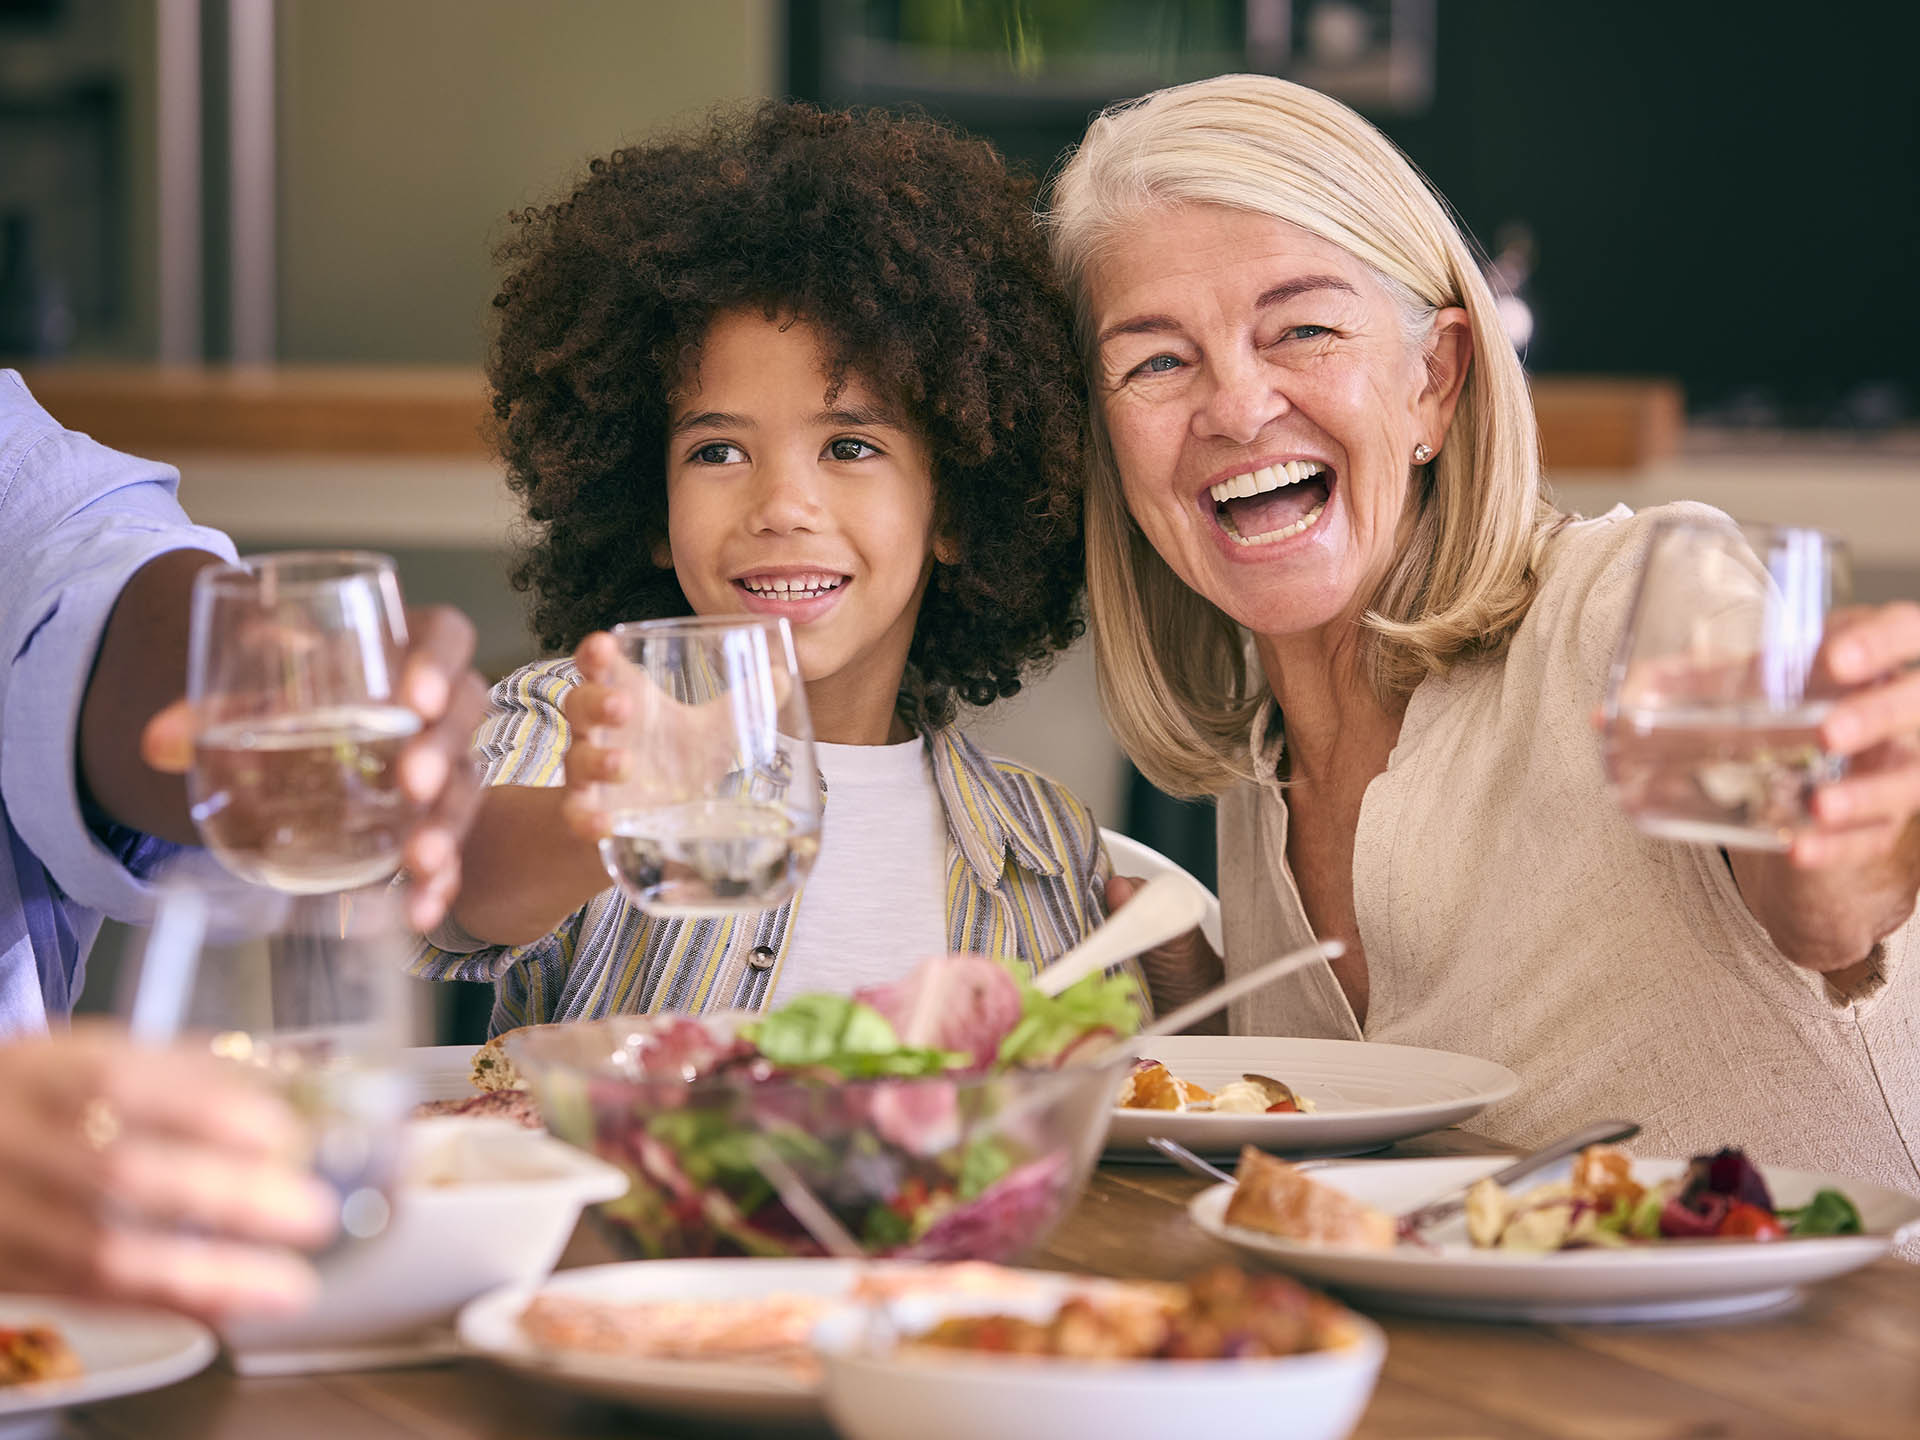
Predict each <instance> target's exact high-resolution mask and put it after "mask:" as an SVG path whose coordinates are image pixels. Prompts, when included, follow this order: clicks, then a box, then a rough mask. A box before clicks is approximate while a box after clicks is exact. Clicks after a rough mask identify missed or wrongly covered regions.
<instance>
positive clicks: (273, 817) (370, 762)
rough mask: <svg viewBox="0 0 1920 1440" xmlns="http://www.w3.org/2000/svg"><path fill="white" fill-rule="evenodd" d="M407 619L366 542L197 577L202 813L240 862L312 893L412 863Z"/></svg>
mask: <svg viewBox="0 0 1920 1440" xmlns="http://www.w3.org/2000/svg"><path fill="white" fill-rule="evenodd" d="M406 644H407V622H406V614H405V610H404V607H403V605H402V603H401V599H400V582H399V579H398V577H397V576H396V575H395V573H394V564H393V561H392V560H391V559H389V558H388V557H387V556H385V555H373V554H366V553H361V552H354V551H335V552H326V551H312V552H289V553H286V554H278V555H256V556H251V557H249V558H246V559H243V560H242V561H241V562H240V563H239V564H238V565H218V566H210V567H208V568H207V569H205V570H202V571H201V572H200V574H199V576H198V577H197V578H196V580H195V582H194V587H193V619H192V629H191V632H190V638H189V648H188V659H187V698H188V699H189V700H190V701H192V702H193V707H194V712H195V716H196V718H197V721H198V726H199V729H198V738H197V740H196V742H195V746H194V759H193V768H192V770H191V771H190V772H189V775H188V788H189V794H190V796H191V799H192V802H193V818H194V823H195V824H196V825H198V827H199V829H200V835H201V838H202V839H203V840H204V841H205V842H206V844H207V848H208V849H210V850H212V851H213V853H214V854H215V855H216V856H218V857H219V859H220V862H221V863H222V864H223V865H225V866H226V867H227V868H228V869H229V870H231V871H233V873H234V874H235V875H238V876H240V877H241V878H242V879H244V880H249V881H252V882H254V883H257V884H261V885H271V886H274V887H275V888H277V889H281V890H288V891H293V892H296V893H302V894H320V893H324V892H328V891H337V890H350V889H353V888H355V887H356V886H361V885H368V884H371V883H373V882H374V881H377V880H384V879H385V878H386V877H388V876H389V875H391V874H393V872H394V871H395V870H396V869H397V868H399V864H400V853H401V848H402V846H403V844H404V842H405V839H406V833H407V830H408V827H409V826H410V824H411V823H412V821H413V820H414V819H415V814H414V806H413V805H412V803H411V802H410V801H409V800H408V799H407V797H406V794H405V792H404V791H402V790H401V788H400V782H399V775H398V773H397V767H396V765H395V763H394V762H395V761H396V760H397V759H398V757H399V754H400V751H401V749H402V748H403V747H404V746H405V745H406V743H407V741H408V740H410V739H411V738H412V737H413V735H414V734H415V733H416V732H417V731H418V730H419V728H420V717H419V716H418V715H416V714H415V713H414V712H413V711H412V710H409V709H408V708H407V707H406V706H404V705H402V704H401V703H400V701H399V698H398V695H399V684H400V670H401V662H402V657H403V655H404V653H405V650H406Z"/></svg>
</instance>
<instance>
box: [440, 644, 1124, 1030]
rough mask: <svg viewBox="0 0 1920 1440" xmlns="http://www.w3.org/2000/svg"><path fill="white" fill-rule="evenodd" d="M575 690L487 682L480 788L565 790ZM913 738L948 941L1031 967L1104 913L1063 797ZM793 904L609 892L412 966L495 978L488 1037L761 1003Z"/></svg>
mask: <svg viewBox="0 0 1920 1440" xmlns="http://www.w3.org/2000/svg"><path fill="white" fill-rule="evenodd" d="M578 681H579V674H578V672H577V671H576V670H575V669H574V666H573V662H572V661H571V660H566V659H561V660H546V661H542V662H540V663H538V664H534V665H528V666H525V667H524V668H522V669H520V670H517V671H515V672H514V673H513V674H512V675H509V676H508V677H507V678H506V679H505V680H502V681H501V682H500V683H499V684H498V685H496V686H495V687H494V689H493V696H492V705H491V708H490V710H489V713H488V715H487V718H486V719H485V721H483V722H482V724H481V726H480V730H479V733H478V735H477V737H476V739H475V753H476V756H477V757H478V759H479V761H480V764H481V766H482V768H483V771H484V778H485V781H486V783H487V784H489V785H534V786H547V785H559V784H561V783H562V782H563V780H564V777H565V771H564V761H565V757H566V752H567V744H568V739H569V735H570V730H569V727H568V724H567V720H566V716H565V715H564V714H563V713H562V710H561V701H562V699H563V698H564V696H565V695H566V693H567V691H568V690H570V689H571V688H572V687H573V686H574V685H575V684H577V683H578ZM922 739H923V741H924V743H925V744H926V747H927V752H928V756H929V759H930V760H931V762H932V770H933V777H934V783H935V785H936V786H937V787H938V789H939V792H940V800H941V804H942V806H943V807H944V809H945V811H946V819H947V842H948V843H947V866H946V897H945V901H946V915H947V939H948V943H949V945H950V946H951V948H953V949H954V950H967V951H973V952H976V953H979V954H983V955H994V956H1000V957H1004V958H1008V959H1013V960H1017V961H1019V962H1020V963H1021V964H1023V965H1025V966H1026V967H1027V969H1028V970H1029V971H1030V972H1031V971H1034V970H1037V969H1039V968H1040V967H1042V966H1044V965H1046V964H1048V963H1050V962H1051V961H1052V960H1054V959H1055V958H1056V957H1057V956H1059V955H1060V954H1061V953H1062V952H1063V951H1065V950H1067V949H1068V948H1069V947H1070V946H1072V945H1074V944H1075V943H1077V942H1078V941H1079V940H1080V938H1081V937H1082V936H1083V935H1085V934H1086V933H1087V932H1088V931H1089V930H1091V929H1092V928H1093V927H1094V926H1096V925H1098V924H1099V923H1100V921H1101V920H1102V919H1104V918H1105V915H1106V881H1107V877H1108V876H1109V875H1110V874H1111V873H1112V869H1111V866H1110V864H1109V862H1108V859H1107V854H1106V849H1105V847H1104V846H1103V845H1102V844H1101V843H1100V830H1099V827H1098V825H1097V824H1096V823H1095V822H1094V819H1093V816H1092V815H1091V814H1090V813H1089V812H1088V811H1087V809H1086V807H1085V806H1084V805H1082V804H1081V803H1080V802H1079V801H1078V800H1076V799H1075V798H1074V797H1073V796H1072V795H1071V794H1069V793H1068V792H1067V791H1066V790H1064V789H1062V788H1061V787H1060V786H1058V785H1056V784H1054V783H1053V782H1052V781H1050V780H1048V779H1047V778H1046V777H1044V776H1042V775H1038V774H1035V773H1034V772H1033V771H1032V770H1029V769H1027V768H1026V767H1024V766H1022V765H1017V764H1014V763H1013V762H1011V761H1007V760H1001V759H997V758H995V757H992V756H989V755H987V754H985V753H984V752H983V751H981V750H980V749H979V748H978V747H977V746H975V745H974V744H973V743H972V742H971V741H969V740H968V739H967V738H966V736H964V735H962V734H961V733H960V732H959V731H958V730H957V729H953V728H950V727H935V728H933V729H929V730H928V731H927V732H926V733H925V734H924V736H923V737H922ZM827 803H828V805H829V806H831V804H832V797H831V795H829V796H828V798H827ZM804 896H805V891H804V888H803V889H802V891H801V892H800V893H798V894H796V895H795V896H794V897H793V898H792V899H790V900H788V901H787V902H786V903H784V904H783V905H781V906H780V907H779V908H778V909H776V910H769V911H764V912H760V913H757V914H739V915H715V916H704V917H697V918H691V919H689V918H676V919H668V918H663V917H658V916H652V915H648V914H646V913H645V912H644V911H642V910H641V909H640V908H639V907H638V906H637V905H635V904H634V903H633V902H632V901H631V900H630V899H629V898H628V897H627V896H626V895H625V894H624V893H623V892H621V891H620V890H618V889H615V888H608V889H607V890H604V891H602V892H601V893H600V894H598V895H596V896H595V897H594V898H593V899H592V900H590V901H588V902H587V904H586V905H584V906H583V907H581V908H580V909H579V910H577V911H575V912H574V913H573V914H572V915H571V916H569V917H568V918H567V920H566V921H565V922H564V923H563V924H562V925H561V926H560V928H559V929H557V930H555V931H554V932H553V933H552V934H550V935H546V936H543V937H542V938H541V939H539V940H536V941H534V942H533V943H531V944H529V945H519V946H511V947H509V946H484V945H481V944H480V943H479V942H477V941H473V940H471V939H470V938H469V937H466V936H464V935H462V934H461V933H460V932H459V930H458V927H454V926H442V927H441V929H439V930H437V931H435V932H434V933H433V934H432V935H431V936H430V937H428V938H427V939H426V940H425V941H423V942H422V943H421V945H420V947H419V950H418V951H417V952H416V955H415V958H414V962H413V971H414V973H415V974H416V975H420V976H422V977H424V978H426V979H430V980H485V981H491V982H493V985H494V1005H493V1018H492V1022H491V1025H490V1029H491V1030H492V1032H493V1033H495V1034H498V1033H499V1032H500V1031H502V1030H508V1029H512V1028H513V1027H515V1026H519V1025H532V1024H537V1023H541V1022H546V1021H564V1020H584V1019H591V1018H594V1017H597V1016H602V1015H618V1014H635V1013H651V1012H653V1011H656V1010H679V1011H689V1012H695V1013H698V1012H701V1011H705V1010H709V1009H715V1010H727V1009H741V1010H759V1009H763V1008H765V1007H766V1006H767V1004H768V1003H769V1002H770V1001H771V1000H772V999H773V997H774V996H775V995H776V994H777V993H778V991H779V988H780V972H781V969H782V966H783V964H784V962H785V959H786V951H787V938H788V935H789V933H790V932H791V929H792V921H793V913H794V907H795V906H797V905H798V904H799V903H800V902H801V900H802V899H803V898H804ZM902 958H903V961H904V960H907V959H914V958H918V957H902ZM1141 993H1142V995H1143V996H1144V995H1145V987H1144V986H1142V991H1141Z"/></svg>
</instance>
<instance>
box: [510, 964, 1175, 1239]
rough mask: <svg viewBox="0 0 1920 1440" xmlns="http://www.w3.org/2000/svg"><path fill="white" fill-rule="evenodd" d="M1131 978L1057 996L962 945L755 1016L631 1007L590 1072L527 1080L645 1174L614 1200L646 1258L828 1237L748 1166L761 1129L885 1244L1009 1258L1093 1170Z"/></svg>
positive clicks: (616, 1215) (570, 1125) (614, 1211)
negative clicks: (888, 976) (622, 1029)
mask: <svg viewBox="0 0 1920 1440" xmlns="http://www.w3.org/2000/svg"><path fill="white" fill-rule="evenodd" d="M1137 997H1138V988H1137V986H1136V985H1135V983H1134V982H1133V981H1132V980H1131V979H1130V978H1127V977H1125V976H1111V975H1110V976H1093V977H1090V978H1088V979H1086V980H1082V981H1080V982H1079V983H1078V984H1075V985H1073V986H1072V987H1070V988H1069V989H1067V990H1065V991H1063V992H1062V993H1061V994H1060V995H1058V996H1048V995H1045V994H1042V993H1041V992H1040V991H1038V990H1036V989H1035V988H1034V986H1033V985H1032V984H1031V983H1030V982H1029V981H1028V980H1027V979H1026V978H1025V976H1024V975H1022V974H1020V973H1019V972H1017V971H1016V970H1014V969H1012V968H1010V967H1008V966H1005V965H1003V964H1001V963H999V962H997V961H994V960H991V959H987V958H984V957H982V956H978V955H949V956H943V957H939V958H937V959H935V960H929V961H927V962H925V963H923V964H922V965H921V966H919V967H918V968H917V969H916V970H915V971H914V972H913V973H912V974H911V975H910V976H908V977H907V978H905V979H903V980H901V981H899V982H897V983H894V984H891V985H884V986H875V987H872V988H870V989H867V990H862V991H859V992H857V993H856V994H853V995H834V994H812V995H803V996H801V997H799V998H797V999H795V1000H793V1001H790V1002H789V1003H787V1004H786V1005H783V1006H781V1007H780V1008H779V1009H777V1010H773V1011H770V1012H767V1013H766V1014H763V1015H760V1016H755V1017H751V1018H748V1019H745V1020H742V1019H740V1017H737V1016H718V1017H711V1018H702V1017H692V1016H656V1017H646V1018H644V1019H638V1020H636V1019H634V1018H633V1017H628V1019H627V1021H625V1022H623V1023H624V1024H625V1025H626V1028H627V1029H628V1030H629V1031H630V1033H628V1034H626V1035H625V1036H624V1037H623V1041H622V1048H621V1049H620V1050H619V1051H618V1052H617V1053H616V1054H615V1055H614V1057H613V1060H614V1063H613V1064H612V1065H611V1066H608V1067H601V1068H600V1069H598V1070H597V1071H595V1072H593V1073H590V1074H588V1075H587V1077H586V1078H585V1081H584V1083H583V1084H581V1083H579V1082H578V1078H577V1077H575V1078H574V1079H573V1080H571V1081H569V1082H567V1083H566V1084H564V1085H562V1086H560V1087H558V1088H557V1089H556V1088H554V1087H553V1086H552V1084H551V1082H552V1081H553V1080H554V1078H555V1077H554V1076H552V1075H548V1076H547V1077H545V1078H544V1079H543V1077H542V1076H541V1074H540V1072H539V1069H538V1067H536V1068H535V1069H534V1070H533V1072H532V1073H531V1074H530V1077H529V1078H530V1079H531V1081H532V1083H533V1085H534V1087H535V1089H536V1091H541V1090H546V1091H547V1093H545V1094H543V1095H542V1097H541V1098H542V1108H543V1109H545V1110H546V1111H547V1114H548V1118H549V1122H550V1123H552V1124H554V1128H555V1129H556V1130H558V1131H560V1132H561V1133H562V1134H563V1135H565V1136H566V1138H568V1139H571V1140H574V1141H575V1142H576V1143H580V1144H584V1145H586V1146H588V1147H589V1148H591V1149H593V1150H595V1151H596V1152H597V1153H599V1154H601V1155H602V1156H604V1157H606V1158H607V1159H609V1160H611V1161H613V1162H614V1163H615V1164H617V1165H619V1166H621V1167H622V1168H623V1169H625V1170H626V1171H627V1173H628V1174H629V1175H630V1176H631V1177H632V1180H633V1184H632V1186H631V1188H630V1189H629V1191H628V1193H627V1195H626V1196H625V1197H624V1198H623V1199H621V1200H618V1201H615V1202H613V1203H612V1204H610V1205H608V1206H605V1207H603V1214H605V1215H606V1216H607V1217H608V1218H609V1219H611V1220H613V1221H614V1222H615V1223H616V1224H617V1225H619V1226H620V1227H621V1228H622V1229H623V1230H624V1231H625V1232H626V1233H627V1234H628V1235H630V1236H631V1237H632V1240H633V1242H634V1245H635V1247H636V1248H637V1249H638V1251H639V1253H641V1254H643V1255H646V1256H650V1257H651V1256H670V1255H726V1254H739V1255H754V1256H796V1255H815V1254H819V1253H820V1247H819V1245H818V1244H817V1243H816V1242H815V1241H814V1239H813V1238H812V1237H811V1236H810V1235H809V1234H808V1233H807V1232H806V1230H805V1229H804V1228H803V1227H802V1226H801V1225H800V1224H799V1222H798V1221H796V1220H795V1218H794V1217H793V1215H792V1214H791V1213H789V1211H788V1210H787V1207H786V1206H785V1205H784V1204H783V1203H782V1202H781V1200H780V1198H779V1196H778V1195H777V1194H776V1193H775V1192H774V1187H773V1186H772V1185H771V1184H770V1183H769V1182H768V1180H767V1179H766V1178H765V1177H764V1176H763V1175H762V1174H761V1171H760V1168H759V1166H758V1165H757V1164H756V1163H755V1160H754V1154H755V1149H756V1146H757V1144H759V1143H765V1144H767V1145H770V1146H771V1147H772V1148H773V1150H774V1151H775V1152H776V1153H777V1154H778V1155H779V1156H780V1158H781V1159H783V1160H784V1161H786V1162H787V1164H788V1165H789V1166H790V1167H792V1169H793V1170H794V1171H795V1172H796V1173H797V1174H798V1175H799V1176H800V1177H801V1178H802V1180H804V1182H805V1183H806V1184H807V1186H808V1187H809V1188H810V1189H811V1190H812V1191H813V1192H814V1194H815V1195H816V1196H817V1197H818V1198H819V1199H820V1200H821V1201H822V1202H823V1203H824V1204H825V1205H826V1206H827V1208H828V1209H830V1210H831V1211H832V1212H833V1213H834V1215H835V1218H837V1219H838V1220H839V1221H840V1222H841V1224H842V1225H843V1226H844V1227H845V1228H846V1229H847V1230H848V1231H849V1232H850V1233H852V1234H853V1235H854V1236H855V1237H856V1238H858V1239H859V1240H860V1242H861V1243H862V1244H863V1245H864V1246H865V1247H866V1248H867V1249H868V1250H869V1251H871V1252H872V1253H874V1254H879V1255H904V1256H911V1257H914V1258H924V1259H984V1260H1004V1259H1010V1258H1012V1257H1014V1256H1016V1255H1018V1254H1020V1253H1021V1252H1023V1251H1025V1250H1027V1249H1029V1248H1031V1246H1033V1245H1034V1244H1036V1243H1037V1242H1038V1241H1039V1240H1040V1239H1041V1238H1042V1236H1043V1234H1044V1231H1045V1230H1046V1229H1047V1228H1048V1227H1049V1226H1050V1225H1051V1224H1052V1222H1053V1221H1054V1220H1056V1219H1057V1218H1058V1217H1059V1215H1060V1213H1061V1212H1062V1211H1063V1210H1064V1209H1065V1206H1066V1204H1067V1203H1068V1201H1070V1199H1071V1198H1072V1191H1073V1190H1074V1189H1076V1188H1077V1186H1078V1183H1079V1182H1080V1180H1081V1179H1082V1178H1083V1177H1084V1174H1085V1168H1086V1164H1087V1163H1090V1161H1091V1153H1092V1149H1093V1147H1095V1146H1097V1144H1098V1134H1097V1132H1098V1129H1099V1127H1100V1126H1101V1125H1102V1123H1103V1122H1104V1120H1105V1116H1106V1112H1107V1108H1108V1106H1109V1104H1110V1103H1111V1091H1112V1089H1113V1086H1114V1084H1115V1083H1116V1075H1117V1070H1118V1067H1119V1066H1120V1065H1122V1064H1123V1063H1124V1061H1125V1056H1124V1054H1123V1053H1122V1052H1119V1051H1117V1050H1115V1049H1114V1048H1113V1042H1114V1041H1115V1040H1118V1039H1121V1038H1123V1037H1125V1036H1128V1035H1131V1034H1133V1033H1134V1032H1135V1031H1136V1030H1137V1029H1138V1027H1139V1023H1140V1014H1141V1010H1140V1003H1139V1000H1138V998H1137ZM592 1023H595V1024H604V1023H606V1022H592ZM560 1090H564V1091H565V1092H566V1093H565V1094H562V1093H559V1092H560Z"/></svg>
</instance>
